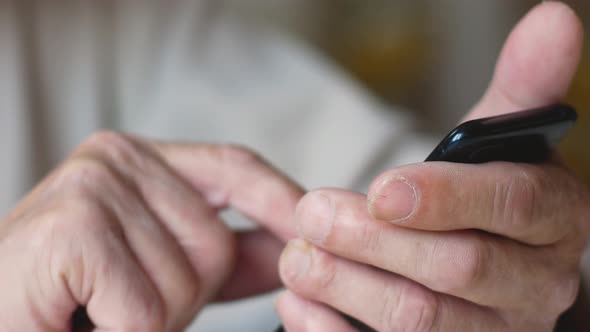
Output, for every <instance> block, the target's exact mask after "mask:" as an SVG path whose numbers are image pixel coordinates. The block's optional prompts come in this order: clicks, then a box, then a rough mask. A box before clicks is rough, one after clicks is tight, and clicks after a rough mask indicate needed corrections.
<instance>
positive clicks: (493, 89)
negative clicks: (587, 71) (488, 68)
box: [467, 1, 584, 119]
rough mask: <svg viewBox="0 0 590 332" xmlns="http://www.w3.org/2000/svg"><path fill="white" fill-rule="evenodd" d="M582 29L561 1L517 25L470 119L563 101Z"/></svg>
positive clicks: (575, 63)
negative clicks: (484, 93)
mask: <svg viewBox="0 0 590 332" xmlns="http://www.w3.org/2000/svg"><path fill="white" fill-rule="evenodd" d="M583 40H584V29H583V25H582V22H581V20H580V18H579V17H578V16H577V14H576V13H575V11H574V10H573V9H572V8H571V7H569V6H568V5H567V4H565V3H563V2H561V1H544V2H543V3H541V4H538V5H537V6H535V7H534V8H533V9H531V10H530V11H529V13H528V14H527V15H526V16H525V17H524V18H523V19H522V20H521V21H520V22H519V23H518V24H517V25H516V27H515V28H514V29H513V30H512V32H511V34H510V36H509V37H508V39H507V41H506V43H505V45H504V48H503V49H502V52H501V54H500V57H499V60H498V63H497V65H496V71H495V73H494V78H493V80H492V83H491V85H490V88H489V89H488V91H487V93H486V95H485V96H484V98H483V99H482V101H481V102H480V104H479V105H478V106H477V107H476V108H475V109H474V111H473V112H472V113H471V114H470V115H469V116H468V117H467V119H473V118H479V117H484V116H492V115H499V114H504V113H510V112H514V111H518V110H521V109H526V108H534V107H539V106H543V105H546V104H550V103H555V102H557V101H559V100H561V99H563V98H564V97H565V96H566V94H567V91H568V89H569V86H570V83H571V81H572V79H573V77H574V75H575V72H576V69H577V66H578V63H579V61H580V58H581V54H582V49H583Z"/></svg>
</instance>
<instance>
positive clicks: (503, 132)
mask: <svg viewBox="0 0 590 332" xmlns="http://www.w3.org/2000/svg"><path fill="white" fill-rule="evenodd" d="M576 119H577V113H576V111H575V110H574V109H573V108H572V107H570V106H568V105H565V104H556V105H551V106H547V107H542V108H537V109H532V110H526V111H521V112H515V113H509V114H504V115H499V116H494V117H489V118H483V119H477V120H471V121H467V122H465V123H463V124H461V125H459V126H458V127H456V128H455V129H454V130H453V131H451V132H450V133H449V134H448V135H447V136H446V137H445V138H444V139H443V140H442V141H441V142H440V144H439V145H438V146H437V147H436V148H435V149H434V151H432V153H431V154H430V155H429V156H428V158H426V161H450V162H457V163H471V164H477V163H484V162H488V161H512V162H525V163H537V162H542V161H544V160H546V159H547V158H548V157H549V154H550V153H551V149H552V148H553V147H554V146H555V145H556V144H557V143H559V141H560V140H561V139H562V138H563V136H565V134H566V133H567V131H568V130H569V129H570V128H571V127H572V126H573V125H574V124H575V122H576Z"/></svg>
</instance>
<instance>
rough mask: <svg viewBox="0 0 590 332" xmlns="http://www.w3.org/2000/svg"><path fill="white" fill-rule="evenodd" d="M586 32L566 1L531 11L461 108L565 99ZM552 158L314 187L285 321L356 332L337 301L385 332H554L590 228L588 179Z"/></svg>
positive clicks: (294, 255)
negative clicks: (476, 98) (480, 93)
mask: <svg viewBox="0 0 590 332" xmlns="http://www.w3.org/2000/svg"><path fill="white" fill-rule="evenodd" d="M582 34H583V33H582V27H581V23H580V21H579V20H578V18H577V17H576V15H575V14H574V13H573V11H572V10H571V9H570V8H568V7H567V6H566V5H564V4H563V3H559V2H551V1H548V2H544V3H542V4H540V5H538V6H537V7H535V8H534V9H532V11H531V12H530V13H529V14H528V15H527V16H526V17H525V18H524V19H523V20H522V21H521V22H520V24H519V25H518V26H517V27H516V28H515V29H514V31H513V32H512V34H511V35H510V37H509V38H508V40H507V42H506V45H505V47H504V49H503V52H502V54H501V56H500V59H499V61H498V64H497V67H496V72H495V75H494V78H493V80H492V82H491V85H490V87H489V89H488V91H487V93H486V94H485V95H484V97H483V98H482V100H481V101H480V102H479V103H478V104H477V105H476V106H475V107H474V109H473V110H472V111H471V112H470V113H469V114H468V115H467V117H466V118H467V119H473V118H479V117H484V116H491V115H496V114H501V113H506V112H513V111H517V110H522V109H527V108H534V107H538V106H542V105H546V104H550V103H554V102H557V101H559V100H560V99H561V98H563V97H564V96H565V94H566V92H567V89H568V86H569V84H570V81H571V80H572V77H573V75H574V73H575V70H576V66H577V64H578V61H579V58H580V54H581V50H582V39H583V36H582ZM554 159H555V160H552V161H550V162H547V163H545V164H541V165H526V164H515V163H504V162H493V163H488V164H482V165H464V164H451V163H444V162H432V163H426V164H425V163H420V164H415V165H407V166H403V167H398V168H394V169H391V170H388V171H386V172H384V173H383V174H381V175H380V176H379V177H377V178H376V179H375V181H374V182H373V184H372V186H371V188H370V190H369V192H368V195H367V196H364V195H361V194H358V193H353V192H348V191H344V190H337V189H321V190H317V191H314V192H311V193H309V194H307V195H306V196H305V197H304V198H303V199H302V201H301V202H300V203H299V205H298V207H297V213H296V219H295V220H296V225H297V227H298V233H299V237H300V239H297V240H293V241H290V242H289V244H288V246H287V248H286V249H285V251H284V253H283V255H282V257H281V261H280V272H281V276H282V278H283V281H284V283H285V284H286V286H287V288H288V289H289V291H287V292H286V293H284V294H283V295H282V296H281V297H280V298H279V300H278V301H277V308H278V311H279V313H280V315H281V317H282V319H283V321H284V323H285V326H286V328H287V330H288V331H293V332H299V331H344V332H345V331H354V328H352V327H351V326H350V325H349V324H348V323H347V322H346V321H345V320H344V319H343V318H342V317H341V316H340V315H338V314H337V313H336V311H340V312H343V313H346V314H348V315H350V316H353V317H355V318H358V319H359V320H360V321H362V322H364V323H366V324H367V325H369V326H371V327H373V328H374V329H376V330H378V331H536V332H537V331H551V330H552V329H553V328H554V326H555V323H556V321H557V318H558V317H559V315H560V314H561V313H562V312H564V310H566V309H567V308H568V307H570V306H571V305H572V303H573V302H574V300H575V297H576V294H577V291H578V286H579V271H578V264H579V260H580V256H581V253H582V250H583V248H584V246H585V244H586V241H587V238H588V234H589V228H590V227H589V225H590V220H589V216H590V195H589V193H588V189H587V188H586V187H585V186H584V185H583V184H582V183H581V181H580V180H578V179H577V178H576V177H575V176H574V175H572V174H571V172H569V171H568V170H567V169H566V168H565V167H564V166H563V165H562V164H561V163H560V162H559V160H557V159H558V158H557V157H556V158H554Z"/></svg>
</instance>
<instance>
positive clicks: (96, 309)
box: [0, 133, 302, 332]
mask: <svg viewBox="0 0 590 332" xmlns="http://www.w3.org/2000/svg"><path fill="white" fill-rule="evenodd" d="M301 196H302V192H301V190H300V189H299V188H298V187H297V186H295V185H294V184H293V183H291V182H290V181H288V180H287V179H286V178H285V177H283V176H282V175H280V174H278V173H277V172H276V171H274V170H273V169H272V168H270V167H269V166H267V165H266V164H265V163H263V162H262V161H261V160H260V159H258V158H256V157H255V156H254V155H253V154H252V153H251V152H248V151H246V150H244V149H241V148H237V147H230V146H214V145H196V144H195V145H190V144H163V143H153V142H147V141H142V140H140V139H138V138H132V137H127V136H123V135H119V134H114V133H99V134H96V135H94V136H93V137H91V138H90V139H89V140H88V141H86V142H85V143H84V144H82V145H81V146H80V147H79V148H78V149H77V150H76V151H75V152H74V153H73V155H72V156H71V157H70V158H69V159H68V160H67V161H65V162H64V163H63V165H61V166H60V167H59V168H58V169H57V170H56V171H54V172H53V173H52V174H51V175H50V176H49V177H47V178H46V179H45V180H44V181H43V182H42V183H41V184H40V185H38V186H37V187H36V189H34V190H33V191H32V193H31V194H30V195H28V197H26V198H25V199H24V200H23V201H22V202H21V203H20V204H19V205H18V207H17V208H16V209H15V210H14V211H13V212H12V213H11V214H10V215H9V216H8V217H7V218H6V219H5V220H4V221H2V222H0V271H2V272H1V273H0V294H2V295H1V296H0V330H1V331H59V332H61V331H64V332H65V331H72V330H73V331H78V330H85V329H87V328H90V329H92V328H95V331H180V330H182V329H183V328H184V327H186V325H187V324H188V323H189V322H190V321H191V320H192V318H193V316H194V315H195V314H196V312H197V311H198V310H199V309H201V308H202V307H203V305H204V304H206V303H207V302H208V301H211V300H213V299H215V298H219V297H224V298H233V297H239V296H244V295H248V294H250V293H255V292H258V291H261V290H266V289H269V288H274V287H276V286H278V285H279V284H280V280H279V279H278V276H277V273H276V262H277V260H278V256H279V253H280V251H281V249H282V245H281V242H280V241H279V240H277V239H275V237H274V236H271V235H270V234H269V233H267V232H266V231H264V230H259V231H253V232H249V233H242V234H238V235H235V236H234V234H233V233H232V232H230V230H229V229H227V228H226V227H225V226H224V224H223V223H222V222H221V220H219V217H218V211H219V209H221V208H224V207H226V206H231V207H234V208H236V209H238V210H240V211H241V212H242V213H244V214H245V215H247V216H249V217H251V218H252V219H253V220H256V221H258V222H259V223H260V224H262V225H264V226H266V227H267V228H268V229H269V230H270V231H273V232H275V233H277V234H278V235H279V236H282V237H283V238H287V237H290V236H293V234H289V231H288V230H287V229H286V228H285V229H278V228H277V227H278V226H276V225H284V224H285V223H284V220H288V219H289V218H290V217H291V215H292V211H293V210H294V208H295V204H296V203H297V201H298V200H299V199H300V198H301ZM254 243H256V245H253V244H254ZM236 259H239V263H238V264H234V263H235V261H236ZM237 280H240V282H239V283H238V282H236V281H237ZM74 313H76V314H75V315H74ZM79 314H80V315H79ZM73 315H74V316H75V317H74V318H72V316H73ZM84 316H85V317H87V318H86V319H85V320H86V321H78V318H79V317H84ZM90 321H91V324H92V325H94V327H93V326H82V325H85V324H86V323H90Z"/></svg>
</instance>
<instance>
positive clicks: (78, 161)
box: [55, 158, 116, 197]
mask: <svg viewBox="0 0 590 332" xmlns="http://www.w3.org/2000/svg"><path fill="white" fill-rule="evenodd" d="M115 178H116V175H115V172H114V171H113V170H112V169H111V168H110V167H109V166H108V165H107V164H106V163H104V162H103V161H101V160H98V159H95V158H73V159H70V160H69V161H68V162H66V163H65V164H64V165H63V166H62V168H61V170H60V172H59V176H58V180H57V183H56V184H55V185H56V186H58V187H59V188H58V189H59V190H65V191H66V192H70V191H74V193H75V194H76V195H81V196H83V197H87V196H88V195H89V194H90V193H92V192H94V191H96V190H97V189H98V188H103V187H104V185H105V184H108V183H111V182H112V181H114V180H115Z"/></svg>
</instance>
